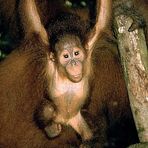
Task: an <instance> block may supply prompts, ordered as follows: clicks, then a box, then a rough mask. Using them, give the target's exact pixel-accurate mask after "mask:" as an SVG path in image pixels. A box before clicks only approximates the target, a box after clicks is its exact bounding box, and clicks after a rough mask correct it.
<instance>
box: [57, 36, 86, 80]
mask: <svg viewBox="0 0 148 148" xmlns="http://www.w3.org/2000/svg"><path fill="white" fill-rule="evenodd" d="M55 49H56V51H57V53H58V55H57V56H58V62H59V65H60V68H62V71H64V73H65V74H66V76H67V77H68V79H69V80H71V81H72V82H75V83H78V82H80V81H81V80H82V78H83V64H84V59H85V54H84V49H83V47H82V45H81V43H80V40H79V38H78V37H76V36H72V35H66V36H64V37H62V38H61V39H60V41H59V42H58V43H56V45H55Z"/></svg>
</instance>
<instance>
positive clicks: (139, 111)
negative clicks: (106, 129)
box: [114, 10, 148, 147]
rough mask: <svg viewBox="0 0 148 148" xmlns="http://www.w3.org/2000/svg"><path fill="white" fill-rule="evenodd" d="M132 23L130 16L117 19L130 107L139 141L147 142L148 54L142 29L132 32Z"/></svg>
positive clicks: (115, 22)
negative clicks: (130, 28)
mask: <svg viewBox="0 0 148 148" xmlns="http://www.w3.org/2000/svg"><path fill="white" fill-rule="evenodd" d="M115 11H116V10H115ZM131 24H132V19H131V18H130V17H128V16H125V15H119V16H116V17H115V18H114V28H115V32H116V35H117V40H118V48H119V52H120V55H121V62H122V65H123V68H124V74H125V81H126V84H127V89H128V93H129V99H130V105H131V109H132V112H133V116H134V120H135V124H136V128H137V131H138V136H139V140H140V142H141V143H144V142H148V53H147V46H146V41H145V36H144V33H143V30H142V29H136V30H134V31H133V32H129V31H128V29H129V27H130V26H131ZM142 146H143V144H142V145H141V147H142ZM144 146H145V145H144ZM135 147H136V146H135ZM138 147H140V145H138Z"/></svg>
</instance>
